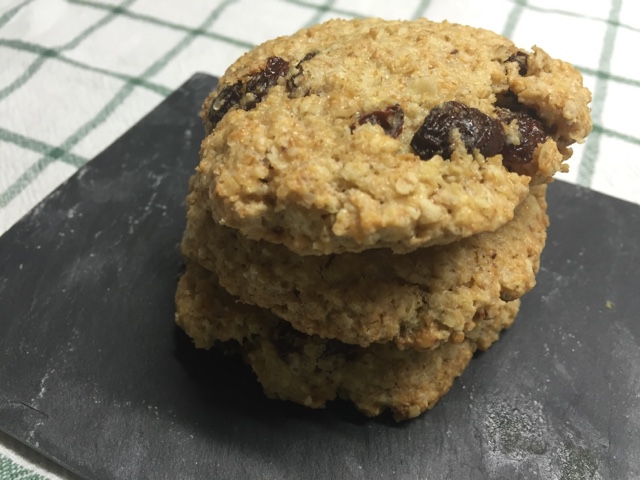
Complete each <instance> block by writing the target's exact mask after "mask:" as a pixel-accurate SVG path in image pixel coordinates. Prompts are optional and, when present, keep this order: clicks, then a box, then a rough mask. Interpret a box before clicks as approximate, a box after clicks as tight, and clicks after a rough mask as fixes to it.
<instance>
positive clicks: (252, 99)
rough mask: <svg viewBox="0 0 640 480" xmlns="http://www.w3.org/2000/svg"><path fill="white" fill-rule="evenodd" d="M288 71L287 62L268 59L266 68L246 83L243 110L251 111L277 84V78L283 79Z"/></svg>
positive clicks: (278, 58) (274, 58) (275, 58)
mask: <svg viewBox="0 0 640 480" xmlns="http://www.w3.org/2000/svg"><path fill="white" fill-rule="evenodd" d="M288 71H289V62H287V61H286V60H283V59H281V58H280V57H270V58H269V59H268V60H267V67H266V68H265V69H264V70H262V71H260V72H259V73H258V74H257V75H254V76H253V77H251V79H250V80H249V82H248V83H247V94H250V95H247V97H245V98H246V103H245V104H244V105H243V109H244V110H251V109H252V108H254V107H255V106H256V104H257V103H260V102H261V101H262V99H263V98H264V96H265V95H266V94H267V92H268V91H269V89H270V88H271V87H273V86H274V85H275V84H276V83H278V78H280V77H284V76H286V75H287V72H288Z"/></svg>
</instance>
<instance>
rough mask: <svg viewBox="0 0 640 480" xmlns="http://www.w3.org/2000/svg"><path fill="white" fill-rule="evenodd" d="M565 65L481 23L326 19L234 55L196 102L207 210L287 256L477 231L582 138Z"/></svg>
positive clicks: (574, 76) (585, 114)
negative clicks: (217, 80) (199, 109)
mask: <svg viewBox="0 0 640 480" xmlns="http://www.w3.org/2000/svg"><path fill="white" fill-rule="evenodd" d="M589 101H590V94H589V92H588V90H586V89H585V88H584V87H583V86H582V78H581V76H580V74H579V73H578V72H577V71H576V70H575V69H574V68H573V67H571V66H570V65H568V64H566V63H563V62H561V61H558V60H553V59H551V58H550V57H549V56H548V55H547V54H546V53H545V52H543V51H542V50H540V49H538V48H534V49H533V52H532V53H525V52H523V51H521V50H518V48H516V47H515V46H514V45H513V44H512V43H511V42H510V41H509V40H507V39H505V38H503V37H501V36H499V35H497V34H494V33H491V32H489V31H486V30H480V29H475V28H471V27H466V26H461V25H455V24H450V23H433V22H430V21H427V20H424V19H422V20H417V21H413V22H401V21H383V20H376V19H368V20H353V21H343V20H334V21H329V22H327V23H324V24H321V25H318V26H315V27H312V28H310V29H306V30H302V31H300V32H298V33H296V34H294V35H292V36H290V37H282V38H278V39H275V40H272V41H269V42H267V43H265V44H263V45H261V46H259V47H257V48H256V49H254V50H252V51H251V52H249V53H247V54H245V55H244V56H243V57H241V58H240V59H239V60H238V61H237V62H236V63H234V64H233V65H232V66H231V67H230V68H229V69H228V71H227V72H226V73H225V75H224V76H223V77H222V79H221V81H220V85H219V87H218V89H217V91H215V92H213V93H212V94H211V95H210V96H209V98H207V100H206V101H205V103H204V105H203V110H202V116H203V120H204V122H205V128H206V132H207V137H206V138H205V140H204V142H203V144H202V148H201V163H200V165H199V167H198V174H199V175H201V176H202V178H203V181H204V182H205V183H206V184H207V185H208V187H209V197H210V199H209V201H210V208H211V210H212V212H213V214H214V216H215V218H216V219H217V220H218V221H219V222H220V223H221V224H224V225H227V226H230V227H233V228H236V229H239V230H240V231H241V232H242V233H243V234H244V235H246V236H247V237H249V238H251V239H255V240H257V239H262V240H267V241H270V242H273V243H282V244H285V245H286V246H287V247H288V248H289V249H291V250H293V251H294V252H296V253H298V254H302V255H312V254H328V253H340V252H345V251H351V252H359V251H362V250H365V249H369V248H377V247H390V248H391V249H392V250H394V251H395V252H399V253H404V252H408V251H412V250H415V249H416V248H418V247H421V246H427V245H433V244H446V243H449V242H452V241H454V240H457V239H460V238H463V237H467V236H470V235H474V234H476V233H479V232H483V231H492V230H495V229H496V228H498V227H500V226H501V225H503V224H505V223H506V222H508V221H509V220H510V219H511V218H512V217H513V211H514V209H515V207H516V206H517V205H518V204H519V203H520V202H521V201H522V200H523V199H524V198H525V197H526V195H527V193H528V190H529V186H530V185H531V184H540V183H547V182H548V181H550V178H551V176H552V175H553V174H554V173H555V172H556V171H558V170H562V169H564V168H565V167H564V164H563V161H564V160H566V159H567V158H568V157H569V156H570V155H571V151H570V149H568V148H567V146H568V145H570V144H571V143H573V142H576V141H582V140H583V138H584V137H585V136H586V135H587V134H588V133H589V131H590V128H591V121H590V116H589V109H588V106H587V104H588V103H589Z"/></svg>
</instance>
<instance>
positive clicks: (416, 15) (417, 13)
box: [411, 0, 431, 20]
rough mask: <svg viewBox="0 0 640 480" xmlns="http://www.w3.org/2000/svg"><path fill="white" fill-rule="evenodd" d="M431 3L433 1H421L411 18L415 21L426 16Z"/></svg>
mask: <svg viewBox="0 0 640 480" xmlns="http://www.w3.org/2000/svg"><path fill="white" fill-rule="evenodd" d="M430 3H431V0H420V3H419V4H418V6H417V7H416V9H415V11H414V12H413V15H411V18H412V19H413V20H415V19H416V18H420V17H422V16H424V12H425V11H426V10H427V8H429V4H430Z"/></svg>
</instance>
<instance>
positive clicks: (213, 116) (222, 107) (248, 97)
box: [207, 57, 289, 129]
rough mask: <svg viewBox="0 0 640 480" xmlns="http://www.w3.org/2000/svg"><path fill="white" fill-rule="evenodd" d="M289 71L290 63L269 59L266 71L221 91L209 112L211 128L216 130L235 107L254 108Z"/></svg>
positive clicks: (275, 58)
mask: <svg viewBox="0 0 640 480" xmlns="http://www.w3.org/2000/svg"><path fill="white" fill-rule="evenodd" d="M288 71H289V62H287V61H286V60H283V59H282V58H280V57H269V58H268V59H267V65H266V67H265V69H264V70H260V71H259V72H258V73H256V74H255V75H252V76H251V77H250V78H249V81H248V82H247V83H244V82H242V81H239V82H236V83H234V84H233V85H230V86H228V87H225V88H223V89H222V90H220V93H218V96H217V97H216V98H215V99H214V100H213V102H211V105H210V106H209V111H208V112H207V118H208V119H209V122H211V128H212V129H214V128H215V127H216V125H217V124H218V122H219V121H220V120H222V117H224V116H225V115H226V114H227V112H228V111H229V110H231V109H232V108H233V107H235V106H239V107H240V108H242V109H243V110H251V109H252V108H254V107H255V106H256V104H258V103H260V102H261V101H262V99H263V98H264V96H265V95H266V94H267V92H268V91H269V89H270V88H271V87H273V86H274V85H275V84H276V83H278V78H280V77H284V76H286V75H287V72H288Z"/></svg>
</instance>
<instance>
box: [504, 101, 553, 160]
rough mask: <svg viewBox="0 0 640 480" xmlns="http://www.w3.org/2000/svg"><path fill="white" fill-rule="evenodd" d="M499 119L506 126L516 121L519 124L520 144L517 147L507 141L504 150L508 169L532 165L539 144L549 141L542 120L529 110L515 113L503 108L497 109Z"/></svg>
mask: <svg viewBox="0 0 640 480" xmlns="http://www.w3.org/2000/svg"><path fill="white" fill-rule="evenodd" d="M496 112H497V113H498V117H499V118H500V120H501V121H502V122H503V123H504V124H505V125H509V124H510V123H511V122H513V121H514V120H515V121H517V122H518V131H519V133H520V144H519V145H515V144H512V143H509V142H508V141H505V144H504V148H503V149H502V163H503V165H504V166H505V167H507V169H509V170H513V169H517V167H518V166H519V165H523V164H526V163H530V162H531V161H532V160H533V153H534V152H535V150H536V148H537V147H538V145H539V144H541V143H544V142H545V141H546V139H547V136H548V135H547V132H546V131H545V128H544V125H543V124H542V122H541V121H540V120H538V119H537V118H535V116H534V115H533V114H532V113H530V112H529V111H527V110H522V111H518V112H514V111H511V110H506V109H503V108H498V109H496Z"/></svg>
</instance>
